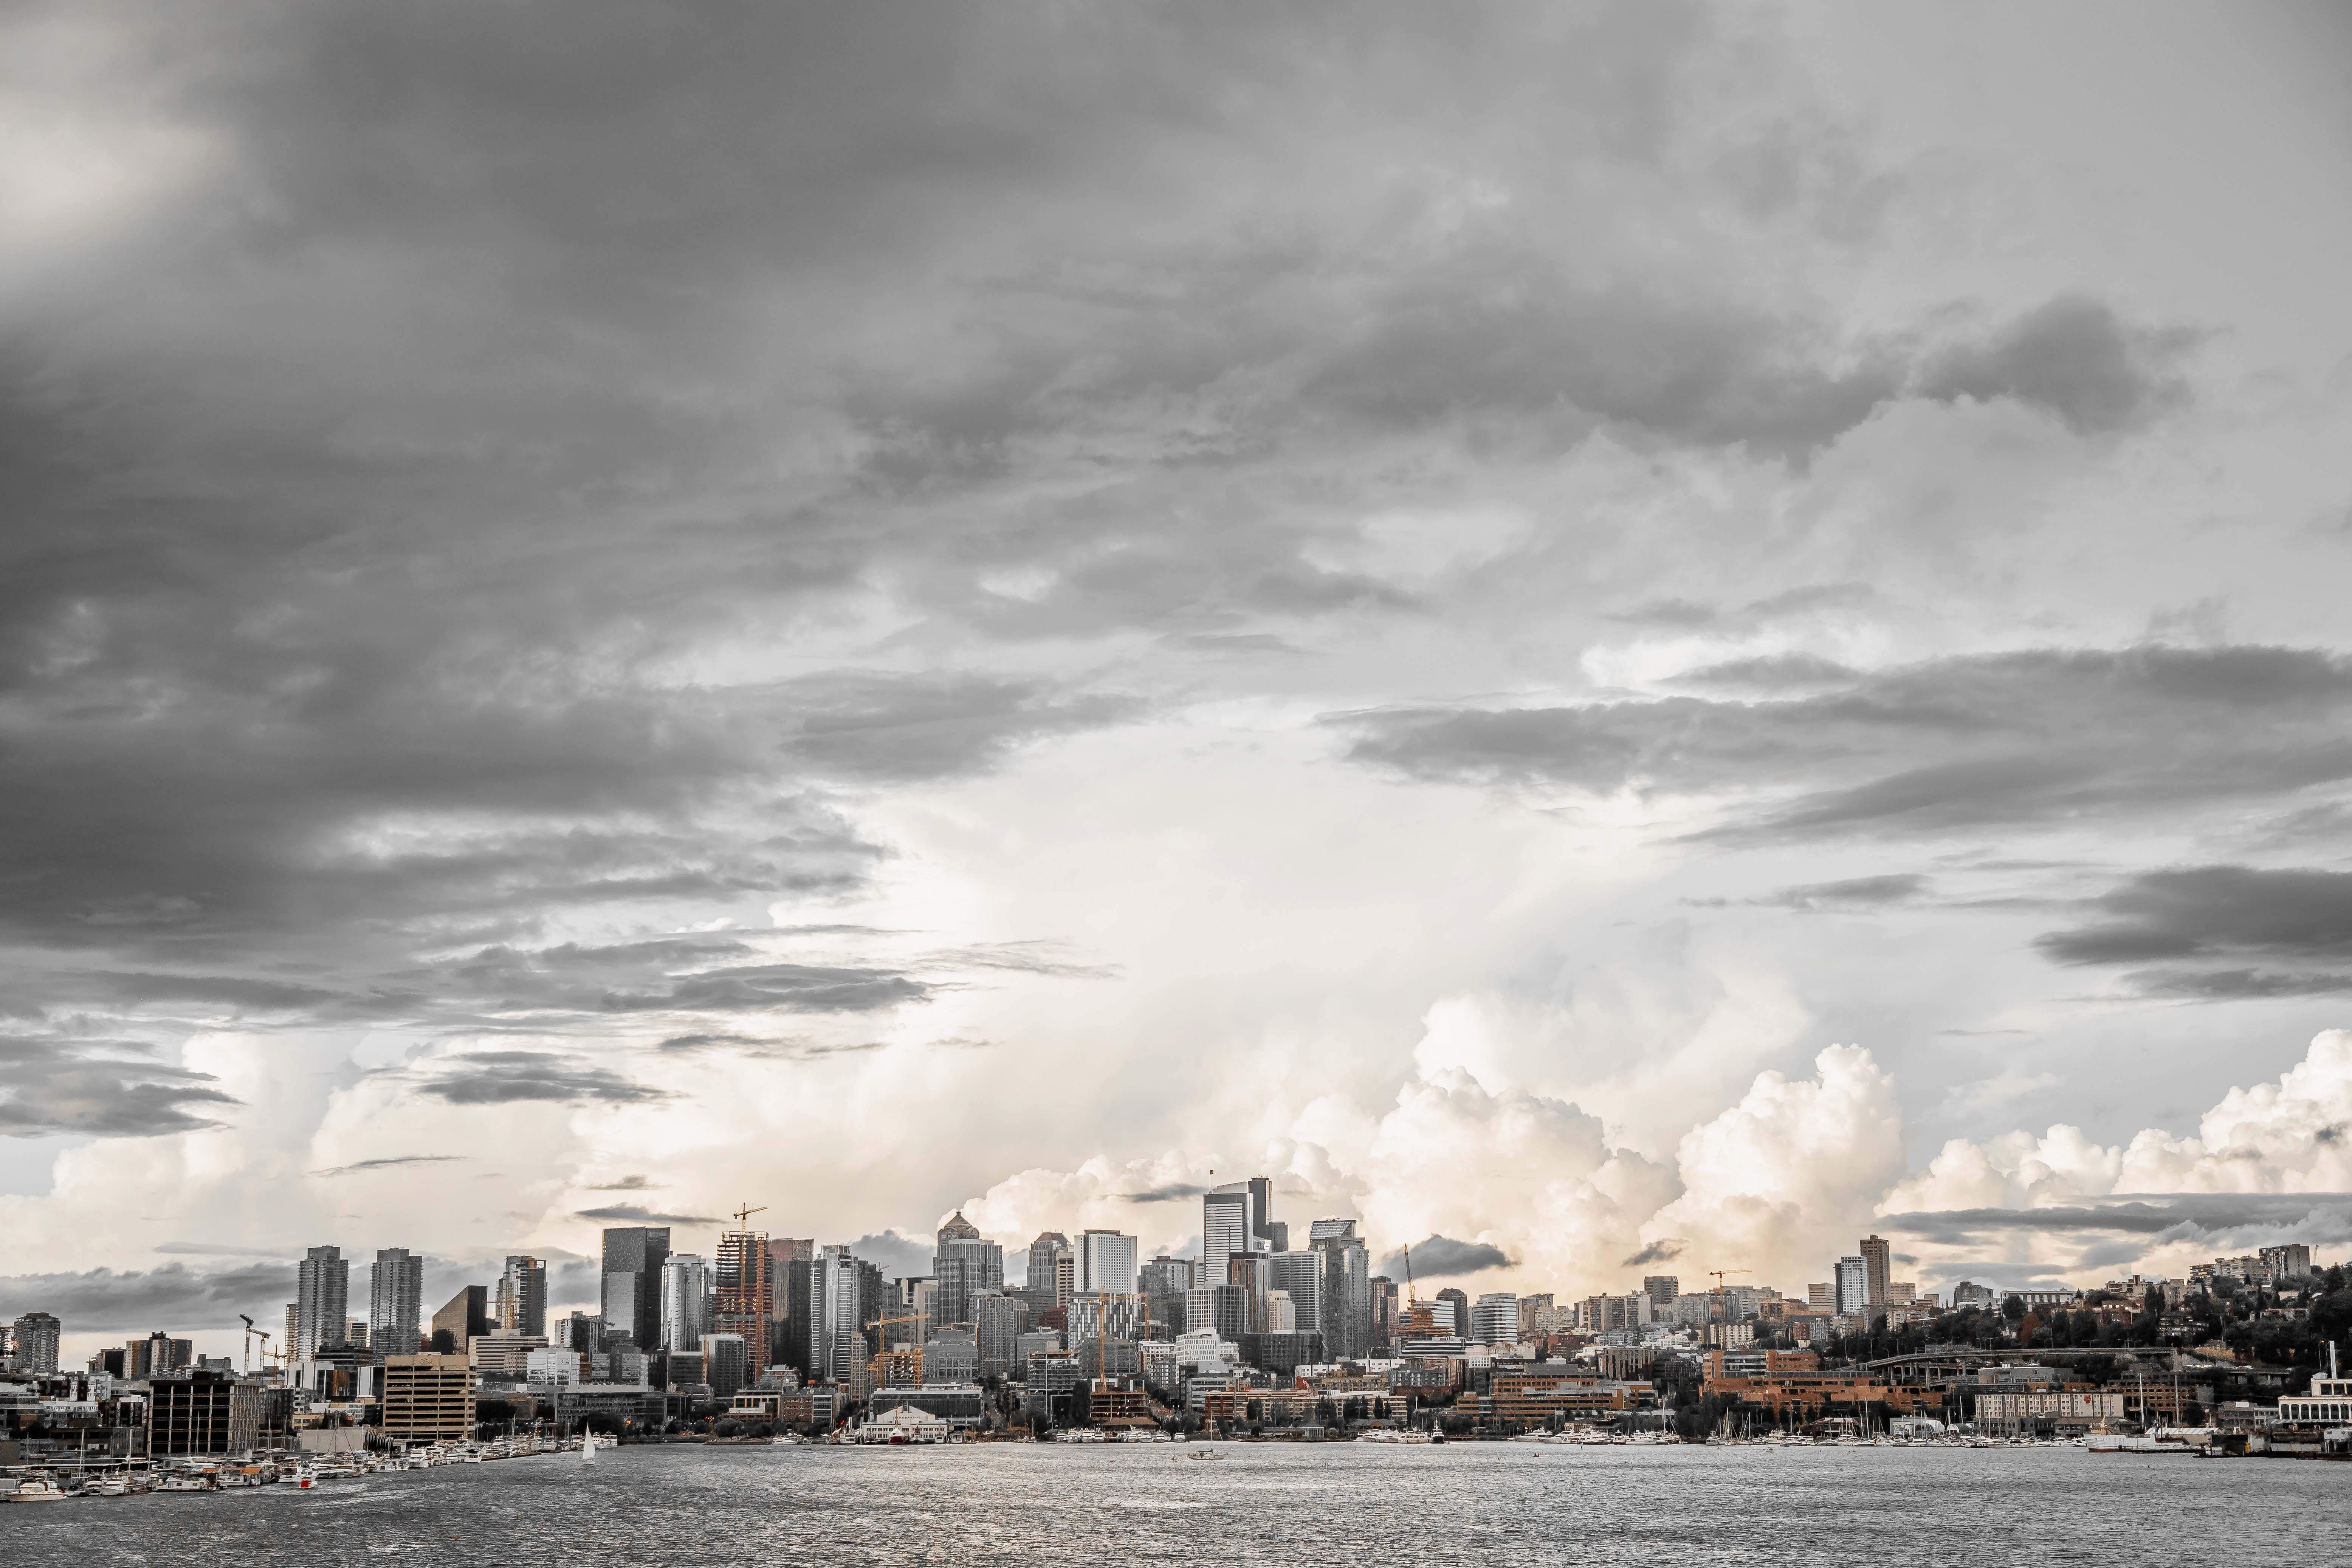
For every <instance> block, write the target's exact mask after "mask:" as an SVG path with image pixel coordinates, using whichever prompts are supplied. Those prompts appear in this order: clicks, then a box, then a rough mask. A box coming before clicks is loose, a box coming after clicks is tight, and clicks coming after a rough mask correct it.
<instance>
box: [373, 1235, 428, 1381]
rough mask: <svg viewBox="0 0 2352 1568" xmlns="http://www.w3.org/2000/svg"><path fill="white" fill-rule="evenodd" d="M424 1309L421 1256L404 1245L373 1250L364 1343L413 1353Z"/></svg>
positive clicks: (387, 1350)
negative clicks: (365, 1340) (374, 1251)
mask: <svg viewBox="0 0 2352 1568" xmlns="http://www.w3.org/2000/svg"><path fill="white" fill-rule="evenodd" d="M424 1311H425V1259H423V1258H418V1257H415V1256H414V1255H412V1254H411V1253H410V1252H409V1250H408V1248H406V1247H379V1248H377V1250H376V1255H375V1262H374V1264H373V1266H372V1267H371V1268H369V1269H368V1316H367V1321H368V1344H369V1346H370V1348H372V1349H373V1350H376V1351H380V1352H383V1353H384V1354H386V1355H415V1353H416V1329H417V1322H418V1320H419V1319H420V1318H421V1317H422V1316H423V1315H424Z"/></svg>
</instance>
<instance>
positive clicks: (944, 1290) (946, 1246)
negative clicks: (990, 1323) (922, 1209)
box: [931, 1209, 1004, 1325]
mask: <svg viewBox="0 0 2352 1568" xmlns="http://www.w3.org/2000/svg"><path fill="white" fill-rule="evenodd" d="M931 1277H932V1278H933V1279H937V1280H938V1281H939V1282H940V1323H941V1324H942V1325H945V1324H949V1323H969V1322H971V1293H972V1292H973V1291H975V1290H1002V1289H1004V1248H1003V1247H999V1246H997V1245H996V1243H994V1242H992V1241H990V1240H988V1239H986V1238H985V1237H982V1235H981V1234H980V1227H979V1226H975V1225H973V1224H972V1223H971V1221H970V1220H968V1219H966V1218H964V1217H963V1211H962V1210H961V1209H958V1210H957V1211H956V1212H955V1214H954V1215H953V1216H952V1217H950V1219H949V1220H948V1222H947V1223H946V1224H945V1225H943V1226H940V1232H939V1254H938V1256H937V1257H935V1258H933V1259H932V1260H931Z"/></svg>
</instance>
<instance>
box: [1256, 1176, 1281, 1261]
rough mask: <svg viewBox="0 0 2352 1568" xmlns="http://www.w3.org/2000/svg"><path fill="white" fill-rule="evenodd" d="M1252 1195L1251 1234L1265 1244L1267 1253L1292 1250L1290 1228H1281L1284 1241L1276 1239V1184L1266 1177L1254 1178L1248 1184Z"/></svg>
mask: <svg viewBox="0 0 2352 1568" xmlns="http://www.w3.org/2000/svg"><path fill="white" fill-rule="evenodd" d="M1248 1186H1249V1194H1250V1234H1251V1235H1252V1236H1254V1237H1257V1238H1258V1239H1259V1240H1260V1241H1262V1242H1264V1243H1265V1248H1264V1250H1265V1251H1267V1252H1287V1251H1289V1250H1290V1245H1289V1244H1290V1227H1289V1226H1282V1227H1281V1234H1282V1239H1281V1240H1280V1241H1279V1242H1277V1241H1276V1239H1275V1232H1276V1226H1275V1223H1274V1183H1273V1182H1272V1181H1271V1180H1269V1179H1268V1178H1266V1177H1265V1176H1252V1177H1251V1178H1250V1179H1249V1182H1248Z"/></svg>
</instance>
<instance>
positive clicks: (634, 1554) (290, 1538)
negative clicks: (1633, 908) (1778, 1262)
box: [0, 1443, 2352, 1568]
mask: <svg viewBox="0 0 2352 1568" xmlns="http://www.w3.org/2000/svg"><path fill="white" fill-rule="evenodd" d="M1216 1447H1217V1450H1218V1451H1219V1452H1221V1453H1223V1455H1224V1456H1225V1458H1223V1459H1221V1460H1217V1461H1214V1462H1202V1461H1199V1460H1192V1459H1188V1458H1184V1455H1185V1454H1186V1453H1187V1452H1188V1450H1187V1449H1186V1448H1185V1447H1178V1446H1166V1445H1150V1446H1145V1445H1134V1446H1129V1447H1117V1446H1108V1447H1077V1446H1067V1445H1021V1446H1015V1445H973V1446H964V1447H947V1448H923V1449H910V1448H898V1449H890V1448H833V1449H827V1448H817V1447H763V1448H711V1449H703V1448H699V1447H667V1448H664V1447H638V1448H622V1449H617V1450H608V1451H607V1452H605V1453H604V1454H602V1455H599V1456H598V1458H597V1461H596V1463H595V1464H594V1465H593V1466H586V1465H583V1464H581V1463H580V1461H579V1459H578V1457H577V1456H574V1455H561V1456H546V1457H542V1458H530V1459H513V1460H506V1461H502V1462H500V1463H497V1464H490V1465H477V1466H464V1467H453V1468H443V1469H436V1470H428V1471H415V1472H401V1473H395V1474H389V1475H380V1476H369V1477H364V1478H362V1479H356V1480H347V1481H337V1482H329V1483H325V1484H322V1485H321V1486H320V1488H319V1489H315V1490H312V1491H309V1492H303V1491H298V1490H296V1489H293V1488H290V1487H273V1488H270V1489H267V1490H264V1491H258V1492H238V1493H225V1494H218V1495H208V1494H173V1495H153V1496H148V1497H140V1498H119V1499H109V1500H81V1501H75V1502H68V1503H59V1504H50V1505H36V1506H33V1507H29V1508H28V1507H23V1506H5V1507H0V1563H8V1564H16V1563H42V1564H46V1565H48V1568H77V1565H79V1564H85V1563H90V1564H95V1563H108V1564H111V1563H151V1564H157V1565H167V1564H168V1565H170V1568H186V1565H187V1564H190V1563H203V1564H206V1565H210V1564H228V1565H231V1568H260V1565H266V1564H289V1565H290V1564H301V1565H303V1568H323V1565H327V1564H341V1563H374V1564H382V1563H395V1562H412V1563H436V1564H437V1563H480V1564H485V1565H491V1564H495V1565H497V1568H531V1565H534V1564H541V1563H646V1564H649V1565H656V1568H698V1565H701V1564H711V1565H713V1568H716V1565H719V1564H744V1563H793V1564H805V1563H824V1564H834V1563H844V1564H863V1563H877V1564H880V1563H893V1564H896V1563H927V1564H930V1563H1021V1564H1033V1565H1034V1564H1060V1563H1087V1564H1117V1565H1119V1568H1133V1565H1136V1564H1147V1563H1150V1564H1157V1563H1167V1564H1171V1565H1175V1564H1181V1568H1200V1565H1201V1564H1202V1563H1218V1564H1255V1563H1265V1564H1269V1565H1279V1568H1328V1565H1329V1564H1332V1563H1339V1562H1348V1561H1353V1562H1362V1563H1444V1564H1455V1563H1462V1564H1469V1563H1476V1564H1498V1563H1510V1564H1525V1563H1606V1564H1618V1563H1622V1564H1628V1565H1639V1568H1663V1565H1668V1564H1671V1565H1675V1568H1681V1565H1686V1564H1713V1563H1739V1564H1780V1563H1806V1564H1849V1563H1851V1564H1856V1565H1861V1564H1868V1565H1870V1568H1885V1565H1889V1564H1903V1565H1905V1568H1912V1565H1918V1568H1926V1565H1930V1564H1945V1563H1951V1564H1967V1565H1969V1568H1986V1565H1988V1564H2009V1563H2121V1564H2129V1565H2131V1568H2148V1565H2151V1564H2158V1563H2188V1562H2201V1561H2208V1560H2224V1561H2232V1562H2252V1563H2352V1465H2343V1464H2321V1463H2309V1462H2295V1461H2290V1460H2277V1459H2239V1460H2205V1459H2195V1458H2131V1457H2127V1456H2105V1455H2096V1456H2095V1455H2091V1454H2087V1453H2084V1451H2082V1450H2080V1449H2075V1448H2047V1449H2030V1448H2029V1449H1902V1448H1861V1449H1854V1448H1788V1449H1771V1448H1766V1447H1733V1448H1707V1447H1598V1448H1594V1447H1585V1448H1576V1447H1547V1446H1538V1445H1534V1444H1517V1445H1507V1444H1454V1445H1448V1446H1445V1447H1404V1446H1398V1447H1381V1446H1375V1445H1370V1444H1358V1443H1348V1444H1330V1445H1310V1446H1291V1445H1273V1444H1220V1445H1217V1446H1216Z"/></svg>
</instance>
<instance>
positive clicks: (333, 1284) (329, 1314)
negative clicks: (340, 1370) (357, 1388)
mask: <svg viewBox="0 0 2352 1568" xmlns="http://www.w3.org/2000/svg"><path fill="white" fill-rule="evenodd" d="M351 1286H352V1266H351V1265H350V1264H348V1263H346V1262H344V1261H343V1251H342V1248H341V1247H312V1248H310V1252H309V1253H308V1254H306V1255H305V1256H304V1258H303V1259H302V1261H301V1264H300V1265H299V1267H298V1268H296V1269H295V1273H294V1356H295V1359H296V1360H297V1361H309V1360H310V1359H311V1358H312V1357H314V1356H316V1355H317V1354H318V1353H319V1352H320V1351H321V1350H324V1349H326V1348H327V1347H328V1346H331V1345H339V1344H341V1343H342V1342H343V1328H344V1325H345V1324H346V1323H348V1322H350V1321H351V1320H350V1318H349V1317H348V1316H347V1315H346V1314H345V1312H344V1305H345V1303H346V1302H347V1301H348V1300H350V1298H351Z"/></svg>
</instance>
